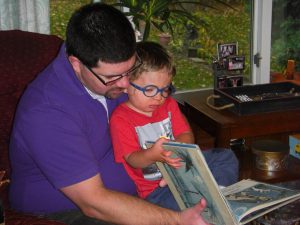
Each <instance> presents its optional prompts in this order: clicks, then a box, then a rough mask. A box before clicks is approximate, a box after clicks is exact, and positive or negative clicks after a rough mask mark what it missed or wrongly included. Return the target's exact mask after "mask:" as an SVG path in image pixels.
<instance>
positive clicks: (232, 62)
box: [225, 56, 245, 71]
mask: <svg viewBox="0 0 300 225" xmlns="http://www.w3.org/2000/svg"><path fill="white" fill-rule="evenodd" d="M225 64H226V68H227V70H229V71H232V70H244V68H245V56H228V57H227V58H226V63H225Z"/></svg>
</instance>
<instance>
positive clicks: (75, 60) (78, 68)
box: [69, 55, 82, 74]
mask: <svg viewBox="0 0 300 225" xmlns="http://www.w3.org/2000/svg"><path fill="white" fill-rule="evenodd" d="M69 61H70V63H71V65H72V67H73V69H74V71H75V73H76V74H80V71H81V66H82V63H81V62H80V60H79V59H78V58H76V57H75V56H72V55H71V56H69Z"/></svg>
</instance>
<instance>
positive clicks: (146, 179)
mask: <svg viewBox="0 0 300 225" xmlns="http://www.w3.org/2000/svg"><path fill="white" fill-rule="evenodd" d="M137 57H140V59H141V61H142V62H143V64H142V65H141V66H140V67H139V68H138V69H137V70H136V71H134V72H133V73H132V74H130V78H129V81H130V86H129V87H128V89H127V92H128V98H129V99H128V101H127V102H125V103H123V104H121V105H120V106H118V108H116V109H115V111H114V112H113V114H112V117H111V120H110V129H111V136H112V141H113V147H114V148H113V149H114V154H115V160H116V162H119V163H123V165H124V167H125V169H126V171H127V173H128V174H129V176H130V177H131V179H132V180H133V181H134V182H135V184H136V187H137V192H138V194H139V196H140V197H141V198H144V199H146V200H148V201H150V202H152V203H155V204H158V205H160V206H163V207H165V208H170V209H173V210H179V207H178V205H177V203H176V201H175V199H174V197H173V195H172V193H171V192H170V190H169V188H168V187H167V186H166V187H160V186H159V182H160V180H161V174H160V172H159V170H158V169H157V167H156V165H155V162H157V161H160V162H166V163H168V164H169V165H171V166H174V167H175V168H178V167H180V159H179V158H175V159H174V158H170V157H169V156H170V154H171V153H170V152H166V151H164V150H163V149H162V146H161V145H162V143H163V142H166V141H168V139H169V140H175V141H179V142H185V143H193V142H194V136H193V133H192V131H191V129H190V127H189V124H188V122H187V121H186V119H185V117H184V116H183V115H182V113H181V112H180V109H179V107H178V105H177V102H176V101H175V100H174V99H173V98H172V97H170V95H171V94H172V93H173V92H174V88H173V86H172V78H173V76H174V75H175V67H174V65H173V62H172V58H171V57H170V55H169V54H168V52H167V51H166V49H164V48H163V47H162V46H161V45H159V44H156V43H154V42H140V43H138V44H137ZM146 141H155V142H156V143H155V144H154V145H153V146H152V147H151V148H149V149H147V150H145V149H146V146H145V142H146ZM226 151H228V152H229V153H225V154H226V156H225V157H221V160H225V162H222V163H223V164H226V163H229V164H233V165H234V166H233V167H232V166H231V168H232V169H231V171H230V174H229V175H230V176H232V174H235V173H237V167H235V164H236V165H237V163H236V159H235V158H234V156H233V154H232V152H231V151H229V150H226ZM226 151H224V152H226ZM226 160H227V161H226ZM213 163H215V162H213ZM208 164H209V163H208ZM229 164H227V165H226V167H228V165H229ZM210 166H212V167H213V166H215V165H212V163H211V165H210ZM212 172H213V171H212ZM222 176H223V175H221V176H220V177H222ZM235 177H237V175H236V176H235ZM216 180H217V178H216ZM235 181H236V179H234V180H233V181H230V182H227V183H226V182H223V183H222V182H221V184H220V183H219V184H220V185H228V184H229V183H231V182H232V183H233V182H235ZM217 182H218V180H217Z"/></svg>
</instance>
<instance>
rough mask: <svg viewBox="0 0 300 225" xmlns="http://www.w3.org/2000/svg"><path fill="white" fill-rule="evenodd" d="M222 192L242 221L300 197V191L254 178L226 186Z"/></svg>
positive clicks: (238, 218) (251, 218) (237, 217)
mask: <svg viewBox="0 0 300 225" xmlns="http://www.w3.org/2000/svg"><path fill="white" fill-rule="evenodd" d="M222 193H223V194H224V196H225V198H226V200H227V201H228V203H229V205H230V207H231V209H232V211H233V213H234V215H235V216H236V219H237V220H238V221H241V222H242V223H244V222H248V221H250V220H253V219H254V218H257V217H259V216H261V215H263V214H265V213H267V212H269V211H271V210H274V209H275V208H278V207H280V206H282V205H285V204H287V203H289V202H290V201H289V200H292V201H294V200H296V199H297V198H300V191H297V190H291V189H287V188H283V187H279V186H275V185H270V184H266V183H261V182H257V181H253V180H242V181H240V182H238V183H236V184H233V185H231V186H229V187H227V188H224V189H223V190H222Z"/></svg>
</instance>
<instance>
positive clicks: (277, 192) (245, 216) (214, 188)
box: [147, 142, 300, 225]
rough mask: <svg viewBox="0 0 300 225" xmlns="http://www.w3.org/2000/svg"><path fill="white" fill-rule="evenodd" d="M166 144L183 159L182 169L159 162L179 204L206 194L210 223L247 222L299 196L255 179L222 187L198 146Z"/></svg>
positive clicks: (186, 205)
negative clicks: (219, 185)
mask: <svg viewBox="0 0 300 225" xmlns="http://www.w3.org/2000/svg"><path fill="white" fill-rule="evenodd" d="M152 144H153V142H148V143H147V146H148V147H150V146H151V145H152ZM163 147H164V149H165V150H169V151H172V152H173V155H174V157H180V158H181V159H182V166H181V167H180V168H179V169H175V168H173V167H171V166H169V165H167V164H166V163H157V165H158V167H159V169H160V171H161V173H162V175H163V177H164V179H165V180H166V181H167V183H168V185H169V188H170V190H171V191H172V193H173V195H174V197H175V199H176V201H177V203H178V205H179V207H180V208H181V209H182V210H183V209H186V208H189V207H192V206H193V205H195V204H196V203H198V202H199V201H200V199H201V198H203V197H204V198H205V199H206V202H207V207H206V209H205V210H204V212H203V213H202V216H203V217H204V218H205V219H206V221H208V222H209V223H211V224H217V225H220V224H237V225H238V224H245V223H248V222H250V221H251V220H254V219H255V218H258V217H260V216H262V215H264V214H266V213H268V212H270V211H272V210H274V209H276V208H279V207H281V206H283V205H286V204H288V203H290V202H292V201H295V200H297V199H300V191H296V190H290V189H286V188H283V187H279V186H275V185H270V184H266V183H262V182H257V181H253V180H242V181H240V182H238V183H236V184H233V185H231V186H228V187H226V188H224V189H222V190H220V189H219V187H218V184H217V183H216V181H215V179H214V177H213V175H212V173H211V171H210V169H209V168H208V166H207V163H206V161H205V159H204V157H203V155H202V153H201V150H200V148H199V146H198V145H194V144H184V143H178V142H168V143H164V144H163Z"/></svg>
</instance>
